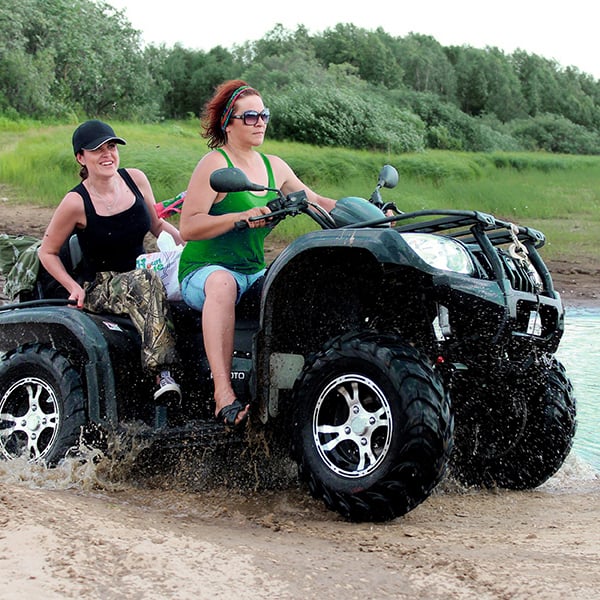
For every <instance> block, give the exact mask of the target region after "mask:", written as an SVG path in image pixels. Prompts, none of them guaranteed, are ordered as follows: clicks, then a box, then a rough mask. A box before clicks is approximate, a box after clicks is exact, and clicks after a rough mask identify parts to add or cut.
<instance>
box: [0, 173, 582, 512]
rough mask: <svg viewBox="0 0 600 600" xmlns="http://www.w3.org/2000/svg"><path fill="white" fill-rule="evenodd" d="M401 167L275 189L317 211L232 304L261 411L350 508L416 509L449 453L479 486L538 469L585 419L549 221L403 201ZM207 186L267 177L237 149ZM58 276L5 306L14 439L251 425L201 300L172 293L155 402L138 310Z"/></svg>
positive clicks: (241, 382)
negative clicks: (317, 190) (225, 395)
mask: <svg viewBox="0 0 600 600" xmlns="http://www.w3.org/2000/svg"><path fill="white" fill-rule="evenodd" d="M397 182H398V173H397V171H396V170H395V169H394V168H393V167H391V166H390V165H386V166H384V167H383V169H382V170H381V172H380V174H379V178H378V182H377V185H376V188H375V190H374V192H373V194H372V195H371V197H370V198H369V199H368V200H367V199H363V198H358V197H347V198H342V199H341V200H339V201H338V202H337V205H336V207H335V208H334V209H333V210H332V211H331V213H327V212H325V211H323V210H322V209H320V208H319V207H318V206H317V205H314V204H312V203H310V202H308V201H307V198H306V194H305V193H304V192H303V191H298V192H296V193H293V194H290V195H288V196H284V195H283V194H282V193H281V192H280V191H279V190H275V191H277V192H278V198H277V199H276V200H274V201H273V202H272V203H270V208H271V211H272V212H271V214H270V219H271V220H270V224H271V226H275V225H276V224H277V223H278V222H279V221H281V220H282V219H284V218H286V217H289V216H296V215H301V214H302V215H308V217H310V218H311V219H312V220H313V221H314V222H315V223H316V225H317V226H318V227H316V228H314V230H313V231H310V232H309V233H306V234H304V235H302V236H300V237H298V238H297V239H295V240H294V241H293V242H292V243H290V244H289V246H287V247H286V248H285V249H284V250H283V251H282V252H281V253H280V254H279V255H278V256H277V258H276V259H275V260H274V261H273V262H272V263H271V264H270V266H269V267H268V269H267V271H266V274H265V276H264V278H263V279H262V280H261V281H260V282H258V284H256V285H255V286H254V287H253V288H252V289H251V290H250V291H249V292H248V293H247V294H246V295H245V297H244V298H243V300H242V301H241V302H240V304H239V305H238V306H237V307H236V331H235V352H234V357H233V368H232V373H231V378H232V382H233V385H234V389H235V391H236V394H237V396H238V398H240V399H241V400H242V401H243V402H244V403H246V402H248V403H250V404H251V422H250V423H249V424H248V427H250V428H251V429H257V428H258V429H259V430H262V431H264V432H265V433H268V434H269V437H268V439H269V440H270V443H273V444H276V445H278V447H281V448H283V449H284V450H285V452H287V453H289V456H290V457H292V458H293V460H294V461H295V462H296V464H297V466H298V473H299V478H300V480H301V481H302V482H304V483H306V484H307V487H308V489H309V490H310V492H311V494H312V495H313V496H314V497H316V498H319V499H322V501H323V502H324V503H325V505H326V506H327V507H328V508H330V509H332V510H334V511H337V512H339V513H340V514H341V515H343V516H344V517H345V518H347V519H349V520H352V521H385V520H389V519H393V518H395V517H398V516H400V515H403V514H405V513H407V512H408V511H410V510H411V509H413V508H414V507H416V506H417V505H419V504H420V503H421V502H423V501H424V500H426V499H427V498H428V497H429V495H430V494H431V493H432V491H433V490H434V489H435V487H436V486H437V485H438V483H439V482H440V481H441V480H442V478H443V477H444V476H445V475H446V473H447V472H449V473H450V474H451V475H452V476H453V477H454V478H456V479H458V480H459V482H461V483H462V484H465V485H469V486H471V485H473V486H499V487H503V488H508V489H528V488H534V487H536V486H538V485H540V484H541V483H543V482H544V481H545V480H547V479H548V478H549V477H551V476H552V475H553V474H554V473H556V471H557V470H558V469H559V468H560V466H561V465H562V463H563V461H564V460H565V458H566V456H567V454H568V452H569V450H570V448H571V445H572V440H573V437H574V433H575V399H574V396H573V390H572V386H571V383H570V382H569V379H568V377H567V375H566V373H565V370H564V368H563V366H562V365H561V364H560V362H559V361H558V360H557V359H556V358H555V356H554V355H555V352H556V350H557V348H558V345H559V342H560V339H561V336H562V334H563V329H564V310H563V306H562V303H561V300H560V297H559V294H558V293H557V292H556V291H555V290H554V288H553V284H552V279H551V276H550V274H549V272H548V269H547V268H546V266H545V264H544V262H543V261H542V259H541V257H540V254H539V253H538V249H539V248H541V247H542V246H543V245H544V242H545V238H544V235H543V234H542V233H540V232H539V231H536V230H534V229H531V228H528V227H522V226H518V225H515V224H513V223H509V222H506V221H503V220H501V219H498V218H495V217H494V216H492V215H490V214H486V213H483V212H478V211H472V210H469V211H462V210H420V211H416V212H410V213H403V212H401V211H400V210H398V208H397V207H396V205H395V204H394V203H390V202H385V203H384V202H383V201H382V198H381V190H382V188H393V187H395V186H396V185H397ZM211 185H212V187H213V188H214V189H215V190H216V191H219V192H231V191H241V190H254V191H261V190H266V189H268V188H265V187H263V186H260V185H257V184H254V183H252V182H250V181H249V180H248V179H247V178H246V176H245V175H244V174H243V173H242V172H241V171H239V170H237V169H235V168H226V169H219V170H218V171H215V172H214V173H213V174H212V176H211ZM246 225H247V224H246V223H244V222H240V223H238V224H237V226H238V227H244V226H246ZM71 254H72V255H74V254H76V253H75V252H71ZM74 262H76V261H74ZM73 267H75V265H73ZM44 287H46V288H48V287H50V288H51V286H42V285H40V286H38V290H37V291H36V293H35V294H34V296H35V297H34V298H30V299H29V300H28V301H22V302H16V303H12V304H8V305H5V306H2V307H0V352H1V353H2V354H1V355H0V356H1V361H0V455H1V456H3V457H4V458H6V459H11V458H14V457H17V456H19V455H22V454H23V453H25V454H26V456H27V457H28V458H29V459H30V460H34V461H44V462H45V463H47V464H48V465H53V464H56V463H57V462H58V461H60V460H61V459H62V458H63V457H64V456H65V453H66V452H68V451H69V449H70V448H71V447H73V446H74V445H76V444H77V442H78V440H79V439H80V436H81V435H82V432H83V435H84V436H85V435H87V434H89V435H93V432H94V431H97V430H111V429H118V428H119V427H120V426H121V425H122V424H124V423H127V422H133V421H141V422H143V423H145V424H146V426H147V428H148V430H149V431H150V432H151V438H152V440H154V443H156V444H167V445H169V446H171V447H177V446H179V445H184V444H186V445H188V446H189V445H190V444H192V445H197V446H200V447H201V446H203V445H207V444H228V443H234V442H236V443H244V439H245V438H244V433H239V432H235V431H233V432H225V431H224V430H223V426H222V425H221V424H218V423H216V422H215V420H214V417H213V412H212V411H213V406H212V402H211V390H212V384H211V374H210V369H209V366H208V361H207V359H206V355H205V353H204V348H203V343H202V331H201V315H200V314H199V313H198V312H196V311H194V310H192V309H190V308H189V307H187V306H186V305H185V304H184V303H182V302H173V303H172V309H173V318H174V322H175V327H176V334H177V344H178V347H179V351H180V356H181V357H182V358H183V362H182V365H181V372H179V373H177V376H178V380H179V381H181V383H182V392H183V398H184V401H183V403H182V405H181V406H171V407H165V406H154V405H152V404H151V403H149V402H148V398H150V397H151V390H152V386H153V383H154V382H153V381H150V380H149V379H148V378H146V377H144V376H143V375H142V374H141V373H140V368H139V364H140V359H139V355H140V340H139V336H138V335H137V333H136V331H135V329H134V328H133V326H132V324H131V322H130V320H129V319H128V318H127V316H126V315H125V316H115V315H109V314H93V313H89V312H85V311H80V310H74V309H73V308H72V307H70V306H68V300H66V299H64V298H63V299H60V298H49V297H48V295H47V294H46V293H45V292H44V289H42V288H44ZM55 291H56V288H55V287H54V292H55ZM55 295H56V294H55ZM136 374H137V375H136ZM245 433H248V432H245Z"/></svg>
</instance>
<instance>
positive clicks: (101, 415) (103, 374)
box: [0, 303, 139, 424]
mask: <svg viewBox="0 0 600 600" xmlns="http://www.w3.org/2000/svg"><path fill="white" fill-rule="evenodd" d="M11 308H12V309H11ZM136 335H137V334H136V333H135V331H134V330H132V325H131V323H130V322H129V321H128V320H126V319H123V318H121V319H119V317H114V316H112V315H111V316H110V317H109V316H102V315H95V314H91V313H86V312H84V311H81V310H76V309H74V308H71V307H67V306H52V305H51V303H48V304H46V305H42V306H34V307H23V305H9V306H4V307H2V311H1V312H0V351H1V352H2V353H6V352H9V351H11V350H13V349H15V348H17V347H19V346H24V345H27V344H33V343H37V344H43V345H47V346H49V347H52V348H56V349H57V350H59V351H60V352H61V353H62V354H63V355H64V356H66V357H67V358H68V360H69V361H70V362H71V364H72V365H73V366H74V367H75V368H76V369H77V370H78V371H79V373H80V375H81V377H82V380H83V381H84V386H85V387H86V396H87V399H88V407H89V419H90V421H92V422H95V423H100V424H102V423H104V424H106V423H110V424H116V423H117V421H118V411H117V404H116V397H117V385H116V383H115V368H114V366H115V365H114V363H115V361H116V359H118V358H119V357H127V356H128V355H129V356H131V354H132V350H134V349H135V347H136V339H135V336H136ZM137 349H138V352H135V351H134V353H133V359H131V358H130V359H129V360H135V361H136V364H139V358H138V356H139V342H138V343H137ZM138 368H139V367H138Z"/></svg>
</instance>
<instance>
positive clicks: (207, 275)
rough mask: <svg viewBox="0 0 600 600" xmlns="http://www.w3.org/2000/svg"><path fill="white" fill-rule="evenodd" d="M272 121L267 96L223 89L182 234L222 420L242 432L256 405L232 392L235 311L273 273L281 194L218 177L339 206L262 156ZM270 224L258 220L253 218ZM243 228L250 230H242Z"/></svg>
mask: <svg viewBox="0 0 600 600" xmlns="http://www.w3.org/2000/svg"><path fill="white" fill-rule="evenodd" d="M270 118H271V113H270V112H269V109H268V108H265V105H264V103H263V99H262V97H261V95H260V93H259V92H258V91H257V90H256V89H254V88H252V87H251V86H249V85H248V84H247V83H246V82H245V81H241V80H231V81H226V82H225V83H223V84H221V85H220V86H219V87H218V88H217V89H216V92H215V94H214V96H213V97H212V98H211V99H210V100H209V101H208V102H207V104H206V106H205V108H204V113H203V116H202V124H203V137H205V138H206V139H207V140H208V147H209V148H210V149H211V151H210V152H209V153H208V154H206V155H205V156H203V157H202V159H201V160H200V162H199V163H198V165H197V166H196V168H195V170H194V172H193V174H192V177H191V180H190V183H189V185H188V187H187V195H186V200H185V202H184V204H183V208H182V212H181V220H180V224H179V230H180V233H181V236H182V237H183V239H184V240H186V241H187V243H186V246H185V249H184V250H183V253H182V256H181V260H180V263H179V280H180V282H181V292H182V296H183V299H184V300H185V302H186V303H187V304H188V305H189V306H191V307H193V308H195V309H197V310H201V311H202V330H203V335H204V346H205V350H206V354H207V358H208V362H209V364H210V367H211V371H212V376H213V381H214V398H215V417H216V419H217V420H218V421H219V422H222V423H224V424H225V425H228V426H231V427H237V426H239V425H241V424H242V423H243V422H244V421H245V420H246V418H247V416H248V410H249V408H250V407H249V405H243V404H242V402H240V401H239V400H238V399H237V398H236V397H235V392H234V390H233V387H232V385H231V364H232V354H233V342H234V326H235V305H236V304H237V302H239V300H240V298H241V297H242V295H243V294H244V293H245V292H246V291H247V290H248V289H249V288H250V286H252V284H253V283H255V282H256V281H257V280H258V279H260V278H261V277H262V276H263V274H264V272H265V267H266V264H265V255H264V239H265V237H266V236H267V234H268V233H269V232H270V229H269V228H268V227H267V224H268V221H267V218H268V214H269V212H270V210H269V208H268V207H267V203H268V202H269V201H270V200H272V199H273V198H274V197H275V193H274V192H268V191H267V192H235V193H227V194H224V193H217V192H215V191H214V190H213V189H212V188H211V186H210V183H209V179H210V174H211V173H212V172H213V171H215V170H216V169H221V168H223V167H237V168H238V169H241V170H242V171H244V173H245V174H246V176H247V177H248V179H249V180H250V181H252V182H254V183H258V184H261V185H264V186H265V187H269V188H277V189H280V190H281V191H282V192H283V193H284V194H289V193H291V192H295V191H298V190H301V189H302V190H304V191H305V192H306V195H307V197H308V200H309V201H310V202H314V203H317V204H319V205H320V206H321V207H322V208H324V209H325V210H328V211H329V210H331V209H332V208H333V206H334V204H335V201H334V200H332V199H330V198H325V197H323V196H319V195H318V194H316V193H315V192H313V191H312V190H311V189H310V188H309V187H307V186H306V185H305V184H304V183H302V181H300V179H299V178H298V177H297V175H296V174H295V173H294V172H293V171H292V169H291V168H290V166H289V165H288V164H287V163H286V162H285V161H284V160H282V159H281V158H279V157H277V156H274V155H266V154H263V153H261V152H258V151H257V148H258V147H259V146H260V145H261V144H262V143H263V140H264V138H265V133H266V130H267V124H268V123H269V119H270ZM260 216H264V217H265V219H260V220H257V221H250V218H251V217H260ZM238 221H246V222H247V223H248V227H247V228H245V229H238V228H236V223H237V222H238Z"/></svg>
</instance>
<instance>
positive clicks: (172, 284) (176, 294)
mask: <svg viewBox="0 0 600 600" xmlns="http://www.w3.org/2000/svg"><path fill="white" fill-rule="evenodd" d="M157 243H158V247H159V251H158V252H149V253H148V254H140V255H139V256H138V257H137V260H136V261H135V266H136V268H138V269H154V270H155V271H156V272H157V273H158V274H159V276H160V278H161V280H162V282H163V285H164V286H165V290H166V292H167V298H168V299H169V300H181V290H180V288H179V276H178V271H179V258H180V256H181V252H182V250H183V246H177V245H176V244H175V240H173V237H172V236H171V235H170V234H168V233H165V232H164V231H163V232H162V233H161V234H160V235H159V236H158V240H157Z"/></svg>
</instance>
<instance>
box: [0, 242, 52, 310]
mask: <svg viewBox="0 0 600 600" xmlns="http://www.w3.org/2000/svg"><path fill="white" fill-rule="evenodd" d="M41 243H42V240H38V239H37V238H34V237H30V236H27V235H8V234H7V233H1V234H0V272H1V273H2V274H3V275H4V278H5V281H4V294H5V295H6V296H7V297H8V298H9V299H10V300H14V299H15V298H16V297H17V296H18V295H19V294H20V293H21V292H30V291H31V290H33V288H34V287H35V283H36V281H37V276H38V272H39V266H40V260H39V258H38V249H39V247H40V245H41Z"/></svg>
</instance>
